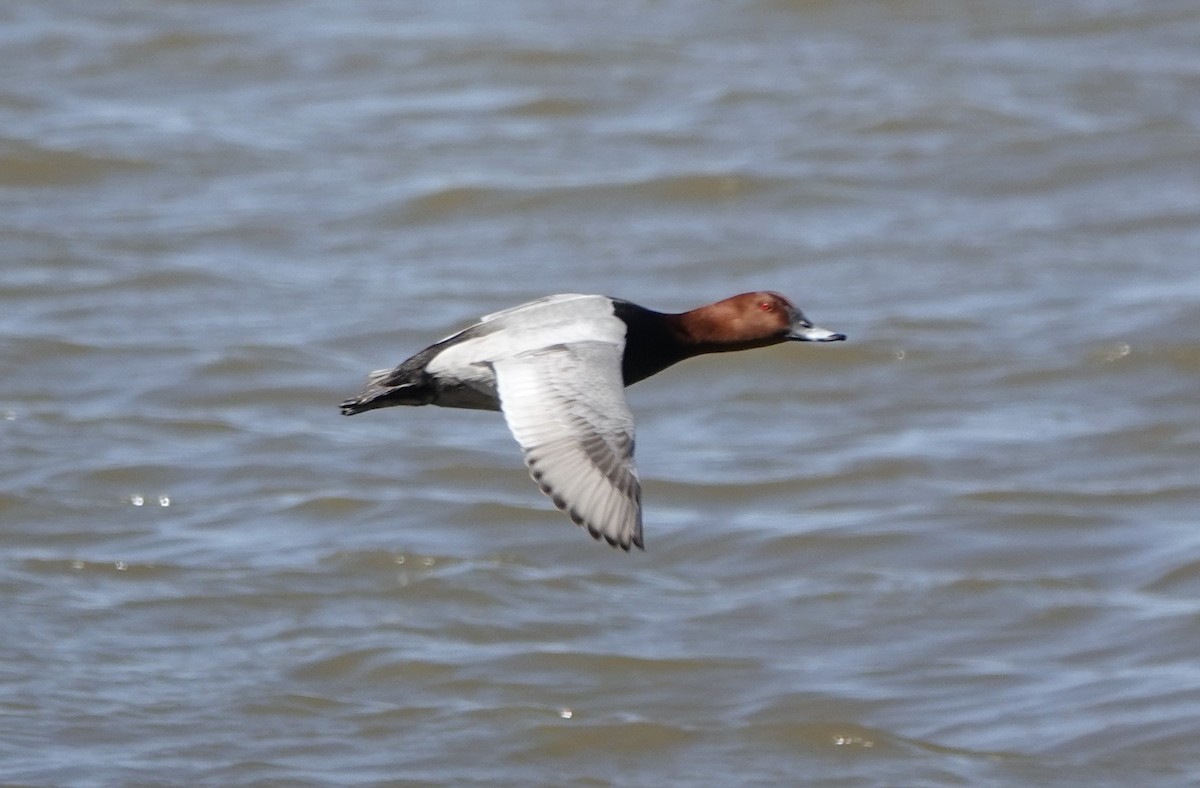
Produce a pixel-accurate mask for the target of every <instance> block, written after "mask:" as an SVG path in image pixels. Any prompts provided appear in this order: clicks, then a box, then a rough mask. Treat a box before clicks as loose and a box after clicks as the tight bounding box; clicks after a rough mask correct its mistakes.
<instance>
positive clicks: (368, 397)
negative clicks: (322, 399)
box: [338, 369, 433, 416]
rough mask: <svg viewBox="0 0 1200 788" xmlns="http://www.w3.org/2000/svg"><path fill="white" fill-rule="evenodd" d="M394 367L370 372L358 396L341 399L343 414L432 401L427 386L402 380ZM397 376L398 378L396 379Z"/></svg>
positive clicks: (426, 403)
mask: <svg viewBox="0 0 1200 788" xmlns="http://www.w3.org/2000/svg"><path fill="white" fill-rule="evenodd" d="M399 372H400V370H396V369H381V370H377V371H375V372H372V373H371V376H370V377H369V378H368V379H367V385H366V387H364V388H363V390H362V391H360V392H359V393H358V396H355V397H351V398H350V399H348V400H343V401H342V403H341V404H340V405H339V406H338V407H339V408H341V409H342V415H343V416H353V415H354V414H355V413H362V412H363V411H365V410H374V409H375V408H389V407H391V406H393V405H428V404H429V403H430V402H432V401H433V396H432V393H431V392H430V390H429V386H428V385H427V384H426V383H424V382H423V381H421V382H413V381H411V380H404V379H403V377H402V376H401V375H399V374H397V373H399ZM398 378H399V379H398Z"/></svg>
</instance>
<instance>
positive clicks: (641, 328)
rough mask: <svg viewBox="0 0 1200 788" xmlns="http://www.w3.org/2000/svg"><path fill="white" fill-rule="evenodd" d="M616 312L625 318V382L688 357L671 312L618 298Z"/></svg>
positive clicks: (661, 369) (623, 367) (641, 378)
mask: <svg viewBox="0 0 1200 788" xmlns="http://www.w3.org/2000/svg"><path fill="white" fill-rule="evenodd" d="M612 302H613V313H614V314H616V316H617V317H619V318H621V320H623V321H624V322H625V327H626V328H625V356H624V358H623V359H622V362H621V374H622V375H623V376H624V378H625V385H626V386H632V385H633V384H634V383H637V382H638V381H639V380H645V379H646V378H648V377H650V376H651V375H653V374H655V373H658V372H662V371H663V370H664V369H666V368H667V367H669V366H671V365H672V364H675V363H676V362H679V361H682V360H683V359H685V358H687V357H688V355H689V354H688V353H686V352H684V349H683V348H684V345H683V343H682V342H680V339H679V335H678V333H677V332H676V331H675V330H674V329H675V326H674V323H673V322H672V320H671V316H670V315H664V314H663V313H662V312H655V311H654V310H652V309H646V308H645V307H642V306H638V305H637V304H631V303H630V302H628V301H622V300H620V299H617V298H614V299H613V300H612Z"/></svg>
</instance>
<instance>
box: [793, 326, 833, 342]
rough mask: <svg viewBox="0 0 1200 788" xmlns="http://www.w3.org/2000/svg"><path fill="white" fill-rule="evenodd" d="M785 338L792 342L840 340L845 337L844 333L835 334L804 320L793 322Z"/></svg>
mask: <svg viewBox="0 0 1200 788" xmlns="http://www.w3.org/2000/svg"><path fill="white" fill-rule="evenodd" d="M787 338H788V339H789V340H791V341H793V342H841V341H842V340H844V339H845V338H846V335H845V334H835V333H834V332H832V331H830V330H828V329H824V328H821V327H820V326H814V325H813V324H812V323H808V321H805V322H804V323H794V324H792V327H791V329H790V330H789V331H788V333H787Z"/></svg>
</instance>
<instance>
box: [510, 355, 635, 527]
mask: <svg viewBox="0 0 1200 788" xmlns="http://www.w3.org/2000/svg"><path fill="white" fill-rule="evenodd" d="M621 352H622V347H621V345H618V344H615V343H612V342H605V341H595V342H575V343H571V344H563V345H553V346H550V347H546V348H539V349H537V350H534V351H529V352H526V353H521V354H518V355H516V356H513V357H511V358H507V359H503V360H499V361H496V362H494V363H493V368H494V370H495V373H496V389H497V393H498V394H499V397H500V409H501V410H502V411H503V412H504V418H505V420H506V421H507V422H508V427H509V429H510V430H511V431H512V434H513V437H514V438H516V439H517V443H519V444H520V445H521V449H522V451H523V452H524V454H525V464H526V465H527V466H528V467H529V473H530V475H531V476H532V477H533V479H534V481H535V482H537V484H538V487H539V488H541V490H542V492H544V493H545V494H546V495H548V496H550V499H551V500H552V501H553V502H554V505H555V506H556V507H558V508H559V509H561V510H562V511H564V512H566V513H567V515H568V516H569V517H570V518H571V519H572V520H573V521H574V522H575V523H577V524H578V525H580V526H582V527H584V528H586V529H587V531H588V533H590V534H591V535H592V536H593V537H595V538H596V539H604V540H605V541H606V542H608V543H609V544H611V545H613V546H615V547H621V548H623V549H625V550H628V549H630V547H631V546H636V547H639V548H641V547H643V544H642V506H641V498H642V488H641V483H640V482H639V480H638V475H637V468H636V466H635V465H634V462H633V450H634V428H633V414H632V413H630V411H629V404H628V403H627V402H626V400H625V385H624V381H623V379H622V377H621Z"/></svg>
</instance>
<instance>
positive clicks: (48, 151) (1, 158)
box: [0, 140, 156, 188]
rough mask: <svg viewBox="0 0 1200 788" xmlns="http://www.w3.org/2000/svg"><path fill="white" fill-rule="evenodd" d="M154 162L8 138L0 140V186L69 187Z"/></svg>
mask: <svg viewBox="0 0 1200 788" xmlns="http://www.w3.org/2000/svg"><path fill="white" fill-rule="evenodd" d="M155 166H156V164H155V163H154V162H152V161H150V160H147V159H130V158H122V157H116V156H97V155H94V154H88V153H80V152H78V151H73V150H58V149H54V148H47V147H42V146H38V145H30V144H28V143H25V142H19V141H13V140H9V141H7V142H5V143H3V144H0V186H5V187H9V188H37V187H44V186H50V187H71V186H79V185H82V184H86V183H92V182H95V181H100V180H103V179H104V178H108V177H111V176H117V175H136V174H140V173H143V172H146V171H147V170H151V169H153V168H154V167H155Z"/></svg>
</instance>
